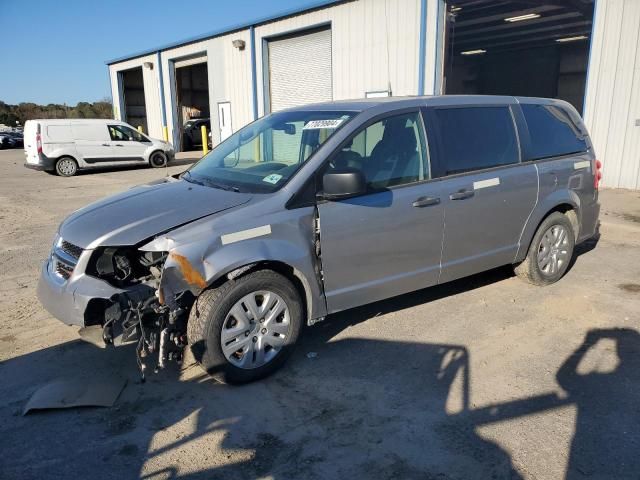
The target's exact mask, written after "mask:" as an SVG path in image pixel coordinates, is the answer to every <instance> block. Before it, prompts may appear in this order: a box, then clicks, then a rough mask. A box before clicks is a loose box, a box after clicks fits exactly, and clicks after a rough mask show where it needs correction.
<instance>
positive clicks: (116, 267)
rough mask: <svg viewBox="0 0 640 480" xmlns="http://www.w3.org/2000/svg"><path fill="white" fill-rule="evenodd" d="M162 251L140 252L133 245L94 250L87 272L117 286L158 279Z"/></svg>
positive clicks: (162, 257) (163, 256) (163, 258)
mask: <svg viewBox="0 0 640 480" xmlns="http://www.w3.org/2000/svg"><path fill="white" fill-rule="evenodd" d="M165 259H166V253H164V252H141V251H139V250H137V249H136V248H133V247H106V248H102V249H99V250H96V251H95V252H94V254H93V256H92V258H91V260H90V262H89V265H88V267H87V273H88V274H89V275H93V276H95V277H98V278H101V279H103V280H107V281H108V282H109V283H111V284H113V285H114V286H117V287H124V286H127V285H134V284H139V283H143V282H145V283H146V282H147V281H151V282H153V281H159V279H160V275H161V271H162V265H163V264H164V261H165Z"/></svg>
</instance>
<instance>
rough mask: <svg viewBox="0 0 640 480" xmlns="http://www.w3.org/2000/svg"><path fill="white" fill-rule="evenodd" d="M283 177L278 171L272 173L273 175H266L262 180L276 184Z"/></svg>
mask: <svg viewBox="0 0 640 480" xmlns="http://www.w3.org/2000/svg"><path fill="white" fill-rule="evenodd" d="M281 178H282V175H278V174H277V173H272V174H271V175H267V176H266V177H264V178H263V179H262V181H263V182H267V183H272V184H273V185H275V184H276V183H278V182H279V181H280V179H281Z"/></svg>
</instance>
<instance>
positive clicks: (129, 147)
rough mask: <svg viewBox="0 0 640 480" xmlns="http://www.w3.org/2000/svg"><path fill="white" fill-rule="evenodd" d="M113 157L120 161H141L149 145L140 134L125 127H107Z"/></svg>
mask: <svg viewBox="0 0 640 480" xmlns="http://www.w3.org/2000/svg"><path fill="white" fill-rule="evenodd" d="M109 136H110V137H111V147H112V152H113V157H114V159H115V160H120V161H136V162H137V161H142V160H144V152H145V150H146V149H147V146H148V145H149V144H148V143H145V142H147V140H146V138H145V137H143V136H142V134H141V133H140V132H138V131H137V130H134V129H133V128H130V127H127V126H125V125H109Z"/></svg>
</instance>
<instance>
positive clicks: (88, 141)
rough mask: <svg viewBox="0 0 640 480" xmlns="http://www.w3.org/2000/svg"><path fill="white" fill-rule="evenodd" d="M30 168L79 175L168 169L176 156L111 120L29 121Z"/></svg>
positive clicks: (161, 143)
mask: <svg viewBox="0 0 640 480" xmlns="http://www.w3.org/2000/svg"><path fill="white" fill-rule="evenodd" d="M24 153H25V156H26V162H25V164H24V166H25V167H27V168H33V169H35V170H44V171H46V172H50V173H56V174H58V175H60V176H63V177H71V176H73V175H75V174H76V173H77V171H78V169H84V168H91V167H106V166H118V165H123V166H124V165H142V164H145V163H148V164H149V165H151V166H152V167H164V166H165V165H166V164H167V162H168V161H170V160H173V158H174V156H175V152H174V150H173V147H172V146H171V144H169V143H168V142H164V141H162V140H155V139H152V138H149V137H147V136H146V135H144V134H142V133H140V132H138V131H137V130H136V129H135V128H133V127H132V126H131V125H129V124H127V123H124V122H120V121H118V120H109V119H63V120H62V119H61V120H50V119H44V120H28V121H27V122H26V123H25V125H24Z"/></svg>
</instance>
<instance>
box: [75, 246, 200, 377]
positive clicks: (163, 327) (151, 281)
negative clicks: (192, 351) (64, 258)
mask: <svg viewBox="0 0 640 480" xmlns="http://www.w3.org/2000/svg"><path fill="white" fill-rule="evenodd" d="M142 248H144V247H142ZM85 274H86V275H89V276H93V277H95V278H98V279H100V280H103V281H105V282H107V283H108V284H109V285H111V286H112V287H114V288H115V289H117V290H118V291H117V292H116V293H114V294H113V295H112V296H111V297H109V298H108V299H100V298H95V299H93V300H91V301H90V303H89V308H88V309H87V312H86V314H85V318H86V320H87V322H88V323H95V324H94V325H88V326H85V327H84V328H83V329H81V336H91V335H93V337H94V339H95V340H98V341H102V342H104V344H106V345H114V346H121V345H126V344H131V343H135V344H136V356H137V361H138V367H139V369H140V373H141V376H142V378H143V379H144V378H145V375H146V372H147V370H148V366H153V368H154V370H155V371H158V370H159V369H162V368H164V367H165V366H166V365H167V362H169V361H176V362H178V363H180V362H181V361H182V356H183V350H184V347H185V346H186V345H187V337H186V324H187V317H188V313H189V310H190V308H191V306H192V305H193V302H194V299H195V298H196V296H197V294H198V293H199V292H200V291H201V290H202V289H203V288H205V287H206V282H205V280H204V278H203V277H202V275H201V274H200V273H199V272H198V270H197V269H196V268H194V267H193V265H192V264H191V262H190V261H189V260H188V259H187V258H186V257H185V256H183V255H181V254H180V253H177V252H176V251H172V252H169V251H149V250H147V251H145V250H143V249H138V248H126V247H125V248H99V249H96V250H95V251H94V252H93V253H92V254H91V258H90V259H89V261H88V264H87V269H86V271H85ZM96 334H98V335H96ZM96 337H99V338H96Z"/></svg>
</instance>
